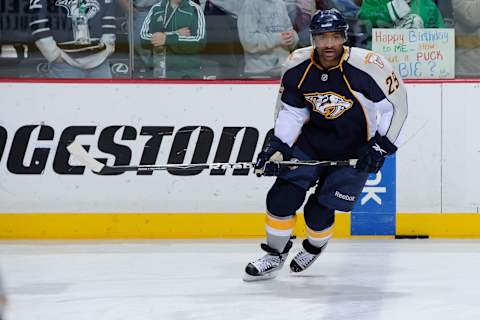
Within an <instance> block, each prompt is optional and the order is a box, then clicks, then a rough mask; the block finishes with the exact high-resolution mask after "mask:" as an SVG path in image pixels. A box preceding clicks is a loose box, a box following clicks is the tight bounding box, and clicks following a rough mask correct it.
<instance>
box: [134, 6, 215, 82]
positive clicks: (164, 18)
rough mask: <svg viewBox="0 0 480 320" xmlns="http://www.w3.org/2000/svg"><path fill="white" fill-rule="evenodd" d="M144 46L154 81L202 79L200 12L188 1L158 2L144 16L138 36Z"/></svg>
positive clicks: (202, 28) (202, 40)
mask: <svg viewBox="0 0 480 320" xmlns="http://www.w3.org/2000/svg"><path fill="white" fill-rule="evenodd" d="M140 36H141V38H142V40H144V45H145V46H148V47H150V48H153V75H154V77H156V78H170V79H187V78H202V77H203V73H202V70H201V67H200V66H201V58H200V56H198V55H197V54H196V53H198V52H200V51H201V50H202V49H203V48H204V46H205V40H206V39H205V17H204V14H203V12H202V8H201V7H200V6H199V5H198V4H196V3H193V2H192V1H189V0H160V2H158V3H157V4H155V5H154V6H153V7H152V8H151V9H150V11H149V12H148V15H147V17H146V18H145V20H144V22H143V26H142V29H141V32H140Z"/></svg>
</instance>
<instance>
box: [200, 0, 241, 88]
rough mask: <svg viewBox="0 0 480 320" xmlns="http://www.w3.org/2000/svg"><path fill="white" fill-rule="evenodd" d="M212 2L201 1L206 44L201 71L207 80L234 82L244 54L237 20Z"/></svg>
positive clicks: (233, 15)
mask: <svg viewBox="0 0 480 320" xmlns="http://www.w3.org/2000/svg"><path fill="white" fill-rule="evenodd" d="M215 3H216V1H212V0H206V1H205V0H204V1H202V2H201V5H202V7H204V11H203V12H204V14H205V22H206V28H207V34H208V38H207V43H206V47H205V50H203V51H202V56H203V59H202V67H203V69H204V70H205V74H206V76H208V78H209V79H212V78H220V79H238V78H241V77H242V73H243V69H244V65H245V64H244V53H243V48H242V45H241V43H240V39H239V36H238V23H237V22H238V17H237V15H235V14H234V13H232V12H229V11H228V10H226V9H225V8H223V7H222V6H219V5H216V4H215Z"/></svg>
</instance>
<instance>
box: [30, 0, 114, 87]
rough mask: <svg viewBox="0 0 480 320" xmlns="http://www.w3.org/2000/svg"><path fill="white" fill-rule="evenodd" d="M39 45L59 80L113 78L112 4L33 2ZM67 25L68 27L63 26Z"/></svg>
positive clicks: (64, 0)
mask: <svg viewBox="0 0 480 320" xmlns="http://www.w3.org/2000/svg"><path fill="white" fill-rule="evenodd" d="M29 9H30V12H31V13H32V16H33V17H32V22H31V23H30V27H31V30H32V36H33V38H34V40H35V44H36V45H37V47H38V49H39V50H40V51H41V53H42V54H43V56H44V57H45V59H47V61H48V63H49V70H48V76H49V77H55V78H111V77H112V74H111V71H110V65H109V63H108V58H109V56H110V55H111V54H112V53H113V52H114V51H115V31H116V24H115V23H116V19H115V16H114V15H113V14H112V11H113V10H114V8H113V6H112V0H98V1H87V0H78V1H69V0H30V5H29ZM63 21H67V23H62V22H63Z"/></svg>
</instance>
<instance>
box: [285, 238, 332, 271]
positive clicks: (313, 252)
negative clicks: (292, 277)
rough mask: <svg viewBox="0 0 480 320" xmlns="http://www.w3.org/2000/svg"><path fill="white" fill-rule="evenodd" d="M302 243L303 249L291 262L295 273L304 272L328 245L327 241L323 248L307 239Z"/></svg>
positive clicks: (291, 267) (291, 268)
mask: <svg viewBox="0 0 480 320" xmlns="http://www.w3.org/2000/svg"><path fill="white" fill-rule="evenodd" d="M302 245H303V248H302V250H300V252H299V253H297V254H296V255H295V257H293V259H292V261H291V262H290V270H291V271H292V272H295V273H298V272H302V271H304V270H306V269H307V268H308V267H310V266H311V265H312V263H313V262H314V261H315V260H317V258H318V257H319V256H320V254H321V253H322V251H323V250H325V247H326V246H327V244H326V243H325V244H324V245H323V246H322V247H321V248H317V247H314V246H312V245H311V244H310V242H308V240H307V239H305V240H303V243H302Z"/></svg>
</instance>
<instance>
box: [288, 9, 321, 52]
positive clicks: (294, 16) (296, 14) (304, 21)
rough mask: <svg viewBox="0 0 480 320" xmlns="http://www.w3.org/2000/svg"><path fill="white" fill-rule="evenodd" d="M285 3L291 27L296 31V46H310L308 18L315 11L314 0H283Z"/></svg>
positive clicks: (309, 18)
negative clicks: (297, 39) (297, 40)
mask: <svg viewBox="0 0 480 320" xmlns="http://www.w3.org/2000/svg"><path fill="white" fill-rule="evenodd" d="M284 1H285V4H286V5H287V12H288V16H289V17H290V20H291V21H292V24H293V29H294V30H295V31H296V32H297V34H298V38H299V42H298V47H307V46H310V45H311V44H312V43H311V40H310V28H309V25H310V20H311V18H312V15H313V14H314V13H315V1H314V0H284Z"/></svg>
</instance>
